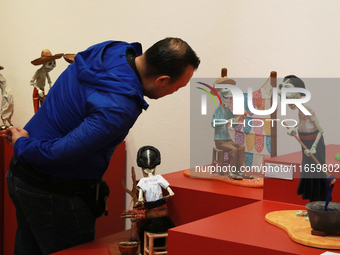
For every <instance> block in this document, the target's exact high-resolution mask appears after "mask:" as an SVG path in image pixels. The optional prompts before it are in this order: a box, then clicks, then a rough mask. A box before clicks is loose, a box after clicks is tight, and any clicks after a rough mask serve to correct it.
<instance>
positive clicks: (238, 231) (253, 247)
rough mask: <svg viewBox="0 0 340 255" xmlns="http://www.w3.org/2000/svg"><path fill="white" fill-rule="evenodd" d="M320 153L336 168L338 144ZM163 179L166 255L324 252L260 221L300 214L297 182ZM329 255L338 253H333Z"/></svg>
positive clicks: (89, 247) (294, 158)
mask: <svg viewBox="0 0 340 255" xmlns="http://www.w3.org/2000/svg"><path fill="white" fill-rule="evenodd" d="M326 151H327V161H329V164H333V163H334V164H335V163H338V162H334V161H333V159H332V157H333V158H334V155H335V154H334V153H335V152H336V153H338V152H340V145H327V146H326ZM333 154H334V155H333ZM300 161H301V152H295V153H291V154H288V155H283V156H279V157H275V158H271V159H268V160H267V162H270V163H273V164H296V165H299V164H300ZM163 177H164V178H165V179H166V180H167V181H168V182H169V183H170V185H171V188H172V190H173V191H174V193H175V196H174V197H171V198H169V199H168V203H167V204H168V209H169V216H170V218H171V219H172V220H173V222H174V223H175V225H176V226H177V227H175V228H172V229H170V230H169V236H168V254H169V255H191V254H195V255H201V254H202V255H203V254H311V255H313V254H323V253H324V252H326V250H324V249H319V248H313V247H308V246H305V245H302V244H299V243H296V242H294V241H293V240H292V239H291V238H290V237H289V236H288V234H287V232H286V231H285V230H283V229H281V228H279V227H277V226H274V225H272V224H270V223H268V222H266V220H265V217H266V215H267V214H268V213H270V212H274V211H281V210H296V211H298V210H304V209H305V206H304V205H305V204H306V203H307V202H308V201H306V200H302V199H301V196H298V195H297V194H296V190H297V185H298V181H299V179H297V178H293V179H291V180H286V179H275V178H265V179H264V188H248V187H241V186H236V185H230V184H226V183H223V182H218V181H211V180H206V179H192V178H188V177H186V176H184V171H178V172H174V173H169V174H165V175H163ZM295 177H296V176H295ZM332 195H333V201H334V202H338V201H340V189H337V188H336V186H335V187H334V189H333V194H332ZM122 235H123V237H124V238H125V240H124V238H122ZM128 237H129V235H127V234H126V232H122V233H118V234H113V235H109V236H106V237H103V238H99V239H97V240H95V241H93V242H90V243H87V244H83V245H80V246H77V247H73V248H70V249H68V250H65V251H61V252H59V253H56V254H58V255H67V254H72V255H73V254H75V255H76V254H96V255H97V254H99V255H104V254H105V255H112V254H115V253H114V252H116V251H117V240H118V239H119V240H120V241H121V240H124V241H127V239H128ZM117 238H118V239H117ZM339 238H340V237H339ZM339 240H340V239H339ZM330 251H332V252H336V253H340V252H339V250H330ZM117 254H119V253H117Z"/></svg>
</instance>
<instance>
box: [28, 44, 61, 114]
mask: <svg viewBox="0 0 340 255" xmlns="http://www.w3.org/2000/svg"><path fill="white" fill-rule="evenodd" d="M62 56H63V54H56V55H52V53H51V52H50V51H49V50H48V49H44V50H43V51H42V52H41V57H40V58H37V59H35V60H33V61H32V62H31V63H32V64H33V65H35V66H37V65H42V67H41V68H39V69H38V70H37V71H36V72H35V74H34V76H33V77H32V79H31V82H30V84H31V85H32V86H34V90H33V106H34V112H35V113H36V112H37V111H38V109H39V108H40V106H41V104H42V103H43V102H44V100H45V97H46V96H45V84H46V79H47V82H48V84H49V86H50V88H51V87H52V81H51V78H50V75H49V74H48V73H49V72H51V71H52V70H53V69H54V68H55V67H56V61H55V60H56V59H59V58H61V57H62Z"/></svg>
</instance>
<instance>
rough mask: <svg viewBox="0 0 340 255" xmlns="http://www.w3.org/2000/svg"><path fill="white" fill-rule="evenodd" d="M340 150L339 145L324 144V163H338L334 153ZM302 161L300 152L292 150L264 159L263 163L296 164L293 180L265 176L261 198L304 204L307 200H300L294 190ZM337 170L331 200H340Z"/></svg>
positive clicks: (297, 183) (296, 186)
mask: <svg viewBox="0 0 340 255" xmlns="http://www.w3.org/2000/svg"><path fill="white" fill-rule="evenodd" d="M339 152H340V145H335V144H330V145H326V163H327V165H333V166H335V165H336V164H340V161H337V160H336V159H335V155H336V154H337V153H339ZM301 161H302V152H301V151H299V152H293V153H289V154H286V155H282V156H278V157H274V158H270V159H266V160H265V163H273V164H283V165H291V164H292V165H294V166H296V169H297V171H296V172H295V173H294V175H293V180H284V179H275V178H265V179H264V187H263V199H264V200H271V201H278V202H284V203H291V204H297V205H305V204H307V203H308V202H309V201H308V200H302V198H301V196H298V195H297V193H296V191H297V188H298V185H299V181H300V179H299V177H300V172H299V171H298V170H299V169H300V168H299V166H300V165H301ZM338 171H339V172H337V173H335V174H334V175H335V176H336V177H337V178H338V180H337V182H336V183H335V185H334V189H333V193H332V198H333V200H332V201H333V202H340V178H339V177H338V176H339V173H340V169H338Z"/></svg>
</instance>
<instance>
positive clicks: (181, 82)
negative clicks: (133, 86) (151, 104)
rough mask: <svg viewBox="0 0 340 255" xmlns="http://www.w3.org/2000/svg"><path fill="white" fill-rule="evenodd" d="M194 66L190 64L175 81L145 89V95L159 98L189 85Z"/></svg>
mask: <svg viewBox="0 0 340 255" xmlns="http://www.w3.org/2000/svg"><path fill="white" fill-rule="evenodd" d="M194 71H195V69H194V67H193V66H191V65H189V66H188V67H187V69H186V70H185V72H184V74H183V75H182V76H181V77H180V78H179V79H178V80H177V81H176V82H174V83H170V84H165V85H163V86H155V87H154V88H152V89H149V90H148V91H144V95H146V96H147V97H149V98H151V99H158V98H161V97H164V96H166V95H170V94H172V93H174V92H176V91H177V90H179V89H180V88H182V87H184V86H185V85H187V84H188V83H189V81H190V79H191V77H192V76H193V74H194Z"/></svg>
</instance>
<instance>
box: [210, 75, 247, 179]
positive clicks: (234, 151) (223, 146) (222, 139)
mask: <svg viewBox="0 0 340 255" xmlns="http://www.w3.org/2000/svg"><path fill="white" fill-rule="evenodd" d="M215 84H231V85H236V82H235V81H234V80H233V79H228V78H227V77H226V76H225V77H221V78H218V79H217V81H215V83H214V86H215ZM216 91H217V93H218V94H219V96H220V98H221V101H222V105H219V106H217V107H216V109H215V111H214V113H213V116H212V120H211V125H212V127H213V128H214V129H215V135H214V140H215V146H216V148H217V149H220V150H223V151H226V152H228V153H229V164H230V169H234V171H231V172H229V176H228V177H230V178H232V179H234V180H242V179H243V178H246V179H253V178H254V177H253V176H252V175H246V174H244V173H242V172H241V167H242V166H244V154H245V147H244V145H241V144H238V143H235V142H234V141H233V140H232V139H231V137H230V135H229V131H228V124H229V123H230V122H231V121H232V122H233V123H239V122H240V120H239V119H236V118H235V116H234V115H233V113H232V112H231V110H230V109H229V107H228V106H230V105H231V104H232V93H231V91H230V90H229V89H227V88H217V89H216ZM240 117H241V116H240ZM218 119H220V120H228V123H226V122H225V121H218ZM236 125H237V124H236ZM236 125H234V124H233V127H235V126H236ZM235 167H236V168H235Z"/></svg>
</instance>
